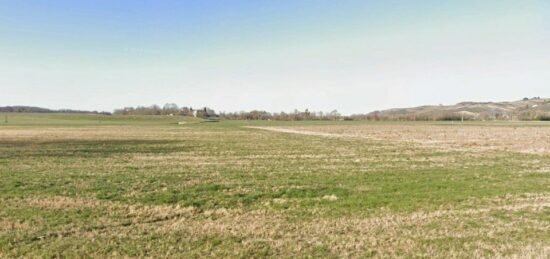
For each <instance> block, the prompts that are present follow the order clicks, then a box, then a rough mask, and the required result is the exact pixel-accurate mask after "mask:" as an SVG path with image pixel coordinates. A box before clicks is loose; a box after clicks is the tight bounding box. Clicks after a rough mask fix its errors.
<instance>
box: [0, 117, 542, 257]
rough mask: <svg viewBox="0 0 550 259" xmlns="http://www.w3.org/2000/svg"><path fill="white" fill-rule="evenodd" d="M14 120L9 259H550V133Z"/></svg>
mask: <svg viewBox="0 0 550 259" xmlns="http://www.w3.org/2000/svg"><path fill="white" fill-rule="evenodd" d="M178 120H181V118H178V117H160V116H158V117H155V116H150V117H147V116H136V117H123V116H99V115H59V114H58V115H44V114H42V115H33V114H19V115H14V116H12V115H10V118H9V123H7V124H6V123H5V124H2V125H1V126H0V257H56V256H61V257H106V256H115V257H155V258H157V257H308V256H309V257H404V258H410V257H439V258H449V257H512V258H514V257H520V258H521V257H523V258H525V257H526V258H545V257H549V256H550V124H547V123H480V122H478V123H464V124H461V123H455V124H452V123H421V122H418V123H367V122H294V123H292V122H245V121H222V122H220V123H198V121H196V120H190V119H187V123H186V124H185V125H177V122H178Z"/></svg>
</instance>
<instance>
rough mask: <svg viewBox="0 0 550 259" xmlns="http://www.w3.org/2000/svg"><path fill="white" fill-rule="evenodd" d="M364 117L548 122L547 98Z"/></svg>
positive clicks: (549, 102)
mask: <svg viewBox="0 0 550 259" xmlns="http://www.w3.org/2000/svg"><path fill="white" fill-rule="evenodd" d="M367 116H368V117H370V118H379V119H396V120H397V119H400V120H461V119H462V118H464V119H465V120H550V98H538V97H537V98H531V99H527V98H526V99H523V100H520V101H514V102H461V103H457V104H455V105H428V106H419V107H412V108H397V109H389V110H383V111H375V112H371V113H369V114H368V115H367Z"/></svg>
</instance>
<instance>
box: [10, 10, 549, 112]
mask: <svg viewBox="0 0 550 259" xmlns="http://www.w3.org/2000/svg"><path fill="white" fill-rule="evenodd" d="M534 96H540V97H550V1H548V0H522V1H517V0H513V1H510V0H484V1H478V0H475V1H474V0H460V1H451V0H449V1H440V0H438V1H433V0H425V1H418V0H407V1H404V0H387V1H371V0H358V1H355V0H338V1H334V0H218V1H212V0H200V1H196V0H193V1H191V0H189V1H187V0H165V1H162V0H56V1H51V0H0V106H6V105H32V106H41V107H47V108H54V109H58V108H71V109H86V110H100V111H112V110H113V109H115V108H122V107H125V106H137V105H151V104H159V105H163V104H164V103H176V104H178V105H181V106H191V107H199V106H201V107H202V106H208V107H211V108H214V109H216V110H218V111H242V110H252V109H259V110H267V111H272V112H279V111H293V110H294V109H299V110H304V109H306V108H307V109H309V110H315V111H332V110H334V109H336V110H338V111H340V112H341V113H343V114H353V113H365V112H370V111H374V110H381V109H386V108H395V107H410V106H417V105H427V104H434V105H437V104H454V103H457V102H461V101H511V100H518V99H521V98H523V97H534Z"/></svg>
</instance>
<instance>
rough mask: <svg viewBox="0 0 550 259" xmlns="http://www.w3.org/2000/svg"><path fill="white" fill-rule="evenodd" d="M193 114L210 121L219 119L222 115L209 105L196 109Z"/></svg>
mask: <svg viewBox="0 0 550 259" xmlns="http://www.w3.org/2000/svg"><path fill="white" fill-rule="evenodd" d="M193 116H194V117H198V118H203V119H206V120H208V121H219V120H220V116H219V115H218V114H216V112H215V111H214V110H212V109H210V108H208V107H204V108H202V109H200V110H194V111H193Z"/></svg>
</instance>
